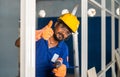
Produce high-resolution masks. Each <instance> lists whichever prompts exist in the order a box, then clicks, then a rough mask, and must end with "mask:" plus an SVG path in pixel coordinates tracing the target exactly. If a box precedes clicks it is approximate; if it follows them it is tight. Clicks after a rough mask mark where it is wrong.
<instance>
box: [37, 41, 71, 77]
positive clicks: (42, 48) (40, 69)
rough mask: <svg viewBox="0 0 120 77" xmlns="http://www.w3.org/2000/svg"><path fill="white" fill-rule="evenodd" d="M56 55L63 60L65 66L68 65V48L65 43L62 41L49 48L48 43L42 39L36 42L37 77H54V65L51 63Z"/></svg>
mask: <svg viewBox="0 0 120 77" xmlns="http://www.w3.org/2000/svg"><path fill="white" fill-rule="evenodd" d="M54 54H57V55H59V57H61V58H62V59H63V64H65V65H66V66H67V67H68V66H69V64H68V47H67V45H66V43H65V42H64V41H60V42H59V43H58V45H57V46H55V47H53V48H49V47H48V41H46V40H44V39H40V40H38V41H37V42H36V77H53V73H52V70H53V68H54V63H53V62H52V61H51V59H52V58H53V56H54Z"/></svg>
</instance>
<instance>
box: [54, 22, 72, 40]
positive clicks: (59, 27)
mask: <svg viewBox="0 0 120 77" xmlns="http://www.w3.org/2000/svg"><path fill="white" fill-rule="evenodd" d="M71 33H72V32H71V31H70V29H69V28H68V27H67V26H66V25H65V24H64V23H63V22H59V21H58V22H56V24H55V29H54V37H55V39H56V40H57V41H62V40H65V39H66V38H67V37H69V36H70V35H71Z"/></svg>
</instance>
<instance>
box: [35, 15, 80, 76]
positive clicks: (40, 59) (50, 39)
mask: <svg viewBox="0 0 120 77" xmlns="http://www.w3.org/2000/svg"><path fill="white" fill-rule="evenodd" d="M52 24H53V22H52V21H50V22H49V23H48V25H46V26H45V27H44V28H42V29H40V30H36V77H65V76H66V71H67V70H66V67H69V64H68V47H67V45H66V44H65V42H64V40H65V39H67V38H68V37H69V36H70V35H71V34H72V32H76V30H77V29H78V26H79V20H78V19H77V17H76V16H74V15H72V14H71V13H67V14H64V15H62V16H60V17H59V18H58V20H57V22H56V23H55V25H54V28H53V29H52V28H51V26H52ZM56 57H57V59H59V58H61V59H62V64H61V65H60V66H59V67H56V66H55V61H54V60H57V59H56Z"/></svg>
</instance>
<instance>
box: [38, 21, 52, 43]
mask: <svg viewBox="0 0 120 77" xmlns="http://www.w3.org/2000/svg"><path fill="white" fill-rule="evenodd" d="M52 24H53V21H49V23H48V24H47V25H46V26H45V27H44V28H43V29H40V30H36V41H37V40H39V39H41V38H43V39H45V40H48V39H49V38H50V37H51V36H52V35H53V30H52V28H51V27H52Z"/></svg>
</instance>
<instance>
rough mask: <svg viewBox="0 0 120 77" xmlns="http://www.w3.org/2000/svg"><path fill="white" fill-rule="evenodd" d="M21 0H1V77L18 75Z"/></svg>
mask: <svg viewBox="0 0 120 77" xmlns="http://www.w3.org/2000/svg"><path fill="white" fill-rule="evenodd" d="M18 20H19V0H0V77H16V76H17V59H18V49H17V48H16V47H15V44H14V43H15V40H16V39H17V35H18Z"/></svg>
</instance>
